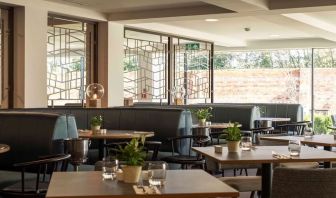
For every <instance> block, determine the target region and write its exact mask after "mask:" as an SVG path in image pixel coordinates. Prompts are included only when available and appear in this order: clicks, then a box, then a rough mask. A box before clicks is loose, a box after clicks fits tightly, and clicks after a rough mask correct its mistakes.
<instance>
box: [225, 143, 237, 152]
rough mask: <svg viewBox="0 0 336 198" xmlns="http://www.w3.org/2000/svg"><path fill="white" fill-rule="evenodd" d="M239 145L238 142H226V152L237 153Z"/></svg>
mask: <svg viewBox="0 0 336 198" xmlns="http://www.w3.org/2000/svg"><path fill="white" fill-rule="evenodd" d="M239 143H240V141H228V142H227V146H228V151H229V153H233V152H238V151H239Z"/></svg>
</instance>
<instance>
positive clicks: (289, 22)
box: [256, 14, 336, 41]
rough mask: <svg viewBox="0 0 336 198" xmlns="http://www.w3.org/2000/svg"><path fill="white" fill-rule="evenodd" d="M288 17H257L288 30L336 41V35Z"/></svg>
mask: <svg viewBox="0 0 336 198" xmlns="http://www.w3.org/2000/svg"><path fill="white" fill-rule="evenodd" d="M286 15H287V14H286ZM286 15H269V16H267V17H265V16H256V18H260V19H261V20H265V21H268V22H271V23H274V24H277V25H281V26H284V27H286V28H291V29H294V30H297V31H301V32H306V33H310V34H312V35H313V36H315V37H318V38H323V39H327V40H330V41H336V36H335V34H334V33H332V32H329V31H326V30H324V29H321V28H318V27H315V26H314V25H313V24H310V23H304V22H302V21H299V20H296V19H294V18H293V17H287V16H286Z"/></svg>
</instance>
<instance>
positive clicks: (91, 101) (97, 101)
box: [86, 83, 104, 108]
mask: <svg viewBox="0 0 336 198" xmlns="http://www.w3.org/2000/svg"><path fill="white" fill-rule="evenodd" d="M86 96H87V105H86V107H91V108H100V107H101V98H102V97H103V96H104V87H103V85H101V84H98V83H92V84H89V85H88V86H87V88H86Z"/></svg>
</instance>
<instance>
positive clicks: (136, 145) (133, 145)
mask: <svg viewBox="0 0 336 198" xmlns="http://www.w3.org/2000/svg"><path fill="white" fill-rule="evenodd" d="M144 142H145V137H144V136H142V137H141V138H133V139H132V140H131V141H130V142H129V143H127V145H126V146H125V147H122V146H119V151H120V154H119V156H118V159H119V160H121V161H124V162H125V166H124V167H122V171H123V180H124V182H125V183H137V182H138V181H139V179H140V175H141V170H142V164H143V163H144V160H145V157H146V153H145V152H144V147H143V145H144Z"/></svg>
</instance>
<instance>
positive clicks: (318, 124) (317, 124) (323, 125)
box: [305, 115, 333, 134]
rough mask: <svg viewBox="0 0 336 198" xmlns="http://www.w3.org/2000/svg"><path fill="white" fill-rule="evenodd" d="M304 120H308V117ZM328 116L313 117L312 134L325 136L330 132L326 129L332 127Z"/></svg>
mask: <svg viewBox="0 0 336 198" xmlns="http://www.w3.org/2000/svg"><path fill="white" fill-rule="evenodd" d="M305 120H310V115H306V116H305ZM332 125H333V124H332V120H331V117H330V115H315V116H314V132H315V134H327V133H330V132H331V131H330V130H329V129H328V128H327V127H328V126H332Z"/></svg>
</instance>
